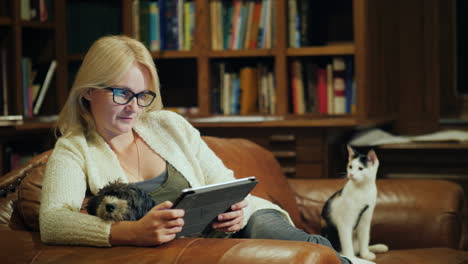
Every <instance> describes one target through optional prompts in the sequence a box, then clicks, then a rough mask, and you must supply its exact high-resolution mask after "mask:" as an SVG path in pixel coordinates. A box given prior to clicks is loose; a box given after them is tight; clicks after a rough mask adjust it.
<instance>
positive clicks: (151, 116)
mask: <svg viewBox="0 0 468 264" xmlns="http://www.w3.org/2000/svg"><path fill="white" fill-rule="evenodd" d="M141 121H142V125H144V126H165V127H171V126H190V123H189V122H188V121H187V120H186V119H185V118H184V117H183V116H181V115H179V114H177V113H175V112H173V111H168V110H158V111H154V112H150V113H147V114H146V115H145V117H143V118H142V120H141Z"/></svg>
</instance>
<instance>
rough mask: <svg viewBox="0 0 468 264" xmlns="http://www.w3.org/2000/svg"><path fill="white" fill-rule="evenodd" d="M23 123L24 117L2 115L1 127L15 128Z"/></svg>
mask: <svg viewBox="0 0 468 264" xmlns="http://www.w3.org/2000/svg"><path fill="white" fill-rule="evenodd" d="M22 123H23V116H22V115H0V126H15V125H20V124H22Z"/></svg>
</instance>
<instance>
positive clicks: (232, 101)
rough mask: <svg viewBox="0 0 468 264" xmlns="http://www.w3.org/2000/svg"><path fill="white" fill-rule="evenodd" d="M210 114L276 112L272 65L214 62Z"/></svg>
mask: <svg viewBox="0 0 468 264" xmlns="http://www.w3.org/2000/svg"><path fill="white" fill-rule="evenodd" d="M213 76H214V78H213V89H212V97H211V104H212V113H214V114H225V115H238V114H240V115H249V114H258V113H260V114H276V89H275V77H274V74H273V69H272V67H271V65H268V64H265V63H258V64H256V65H253V66H245V67H241V68H236V67H235V66H234V65H233V64H229V63H224V62H220V63H216V64H215V65H214V73H213Z"/></svg>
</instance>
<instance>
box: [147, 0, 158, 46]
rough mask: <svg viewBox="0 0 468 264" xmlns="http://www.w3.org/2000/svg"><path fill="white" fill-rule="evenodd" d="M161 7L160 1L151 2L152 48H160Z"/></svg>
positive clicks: (150, 33)
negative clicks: (159, 5) (159, 6)
mask: <svg viewBox="0 0 468 264" xmlns="http://www.w3.org/2000/svg"><path fill="white" fill-rule="evenodd" d="M159 35H160V34H159V8H158V3H156V2H150V4H149V43H150V50H151V51H156V50H159Z"/></svg>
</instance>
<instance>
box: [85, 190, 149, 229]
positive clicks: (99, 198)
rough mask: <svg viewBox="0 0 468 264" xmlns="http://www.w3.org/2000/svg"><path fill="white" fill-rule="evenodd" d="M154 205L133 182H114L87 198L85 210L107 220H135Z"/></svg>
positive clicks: (146, 194) (147, 195) (145, 193)
mask: <svg viewBox="0 0 468 264" xmlns="http://www.w3.org/2000/svg"><path fill="white" fill-rule="evenodd" d="M154 206H155V202H154V201H153V199H151V196H150V195H149V194H148V193H147V192H145V191H143V190H141V189H140V188H138V187H137V186H135V185H133V184H126V183H122V182H114V183H110V184H108V185H106V186H104V187H103V188H102V189H101V190H99V192H98V193H97V195H96V196H93V197H91V198H90V199H89V201H88V204H87V205H86V210H87V211H88V213H89V214H91V215H96V216H98V217H100V218H102V219H104V220H109V221H136V220H139V219H140V218H142V217H143V216H145V215H146V213H147V212H148V211H149V210H151V208H153V207H154Z"/></svg>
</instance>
